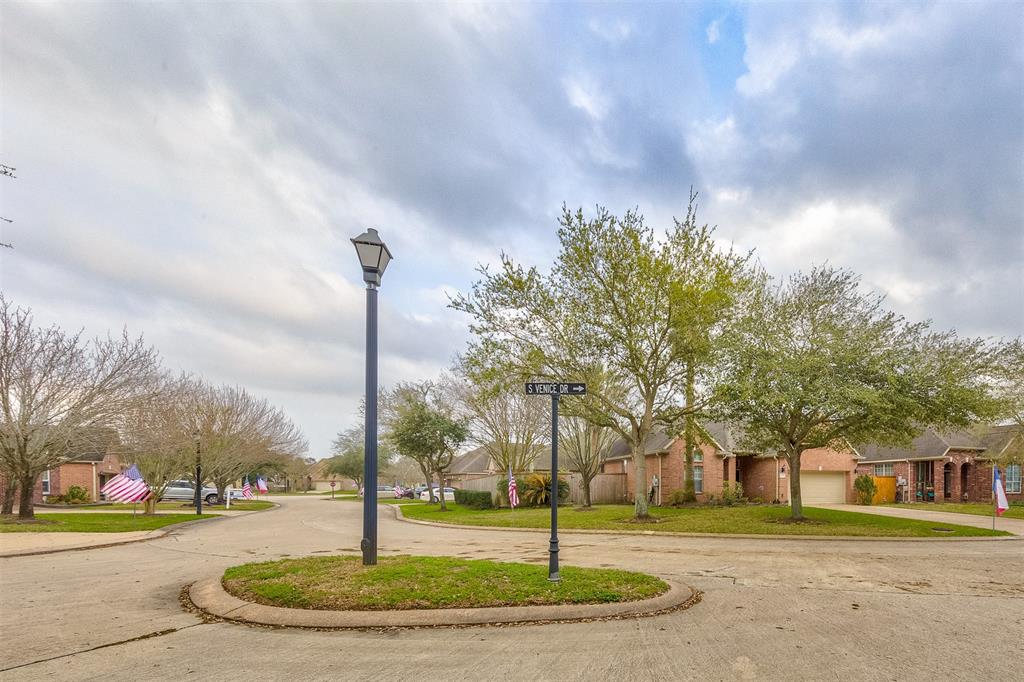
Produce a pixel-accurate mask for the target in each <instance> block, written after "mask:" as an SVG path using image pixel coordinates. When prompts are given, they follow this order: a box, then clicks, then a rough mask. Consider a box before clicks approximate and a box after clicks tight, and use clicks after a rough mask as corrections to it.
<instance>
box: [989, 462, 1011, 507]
mask: <svg viewBox="0 0 1024 682" xmlns="http://www.w3.org/2000/svg"><path fill="white" fill-rule="evenodd" d="M992 492H994V493H995V494H996V514H998V515H999V516H1002V515H1003V512H1004V511H1006V510H1007V509H1009V508H1010V505H1009V503H1007V501H1006V491H1004V490H1003V479H1002V477H1001V476H1000V475H999V467H996V475H995V477H994V478H993V479H992Z"/></svg>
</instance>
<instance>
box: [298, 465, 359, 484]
mask: <svg viewBox="0 0 1024 682" xmlns="http://www.w3.org/2000/svg"><path fill="white" fill-rule="evenodd" d="M329 463H330V459H321V460H315V461H313V462H312V463H310V464H309V466H308V468H307V469H306V473H305V476H304V477H303V478H301V479H300V480H298V481H296V485H295V486H294V487H293V488H292V489H293V490H316V491H324V492H330V490H331V482H332V481H333V482H334V490H355V489H356V484H355V483H353V482H352V479H351V478H346V477H344V476H339V475H338V474H330V473H327V465H328V464H329Z"/></svg>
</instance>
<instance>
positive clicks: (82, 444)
mask: <svg viewBox="0 0 1024 682" xmlns="http://www.w3.org/2000/svg"><path fill="white" fill-rule="evenodd" d="M119 445H120V439H119V438H118V436H117V433H116V432H114V431H112V430H110V429H91V430H88V431H84V432H83V435H82V436H81V437H80V438H77V439H76V440H75V441H73V442H72V444H71V452H70V453H69V454H70V455H71V457H72V459H71V461H69V462H65V463H64V464H61V465H60V466H58V467H55V468H53V469H50V470H48V471H44V472H43V474H42V475H41V476H40V477H39V478H38V479H36V487H35V490H34V492H33V496H32V500H33V502H34V503H36V504H41V503H43V502H47V501H53V500H54V499H55V498H57V497H60V496H61V495H64V494H65V493H67V492H68V489H70V488H71V486H78V487H80V488H83V489H84V490H85V491H86V493H87V494H88V497H89V499H90V500H91V501H93V502H97V501H99V499H100V489H101V488H102V487H103V486H104V485H105V484H106V482H107V481H109V480H110V479H112V478H113V477H114V476H117V475H118V474H119V473H121V468H122V467H121V460H120V458H119V457H118V455H117V452H116V451H117V449H118V446H119ZM6 485H7V482H6V480H4V478H3V477H2V476H0V496H3V493H4V491H5V488H6ZM15 504H17V498H15Z"/></svg>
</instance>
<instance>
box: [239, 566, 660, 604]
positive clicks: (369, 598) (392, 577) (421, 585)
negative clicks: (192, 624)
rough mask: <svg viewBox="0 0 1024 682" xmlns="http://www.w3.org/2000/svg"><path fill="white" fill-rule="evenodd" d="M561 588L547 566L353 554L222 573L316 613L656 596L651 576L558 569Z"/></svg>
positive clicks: (243, 590) (267, 599) (274, 600)
mask: <svg viewBox="0 0 1024 682" xmlns="http://www.w3.org/2000/svg"><path fill="white" fill-rule="evenodd" d="M560 573H561V576H562V582H561V583H550V582H548V569H547V566H539V565H538V566H534V565H530V564H514V563H502V562H497V561H480V560H470V559H455V558H452V557H412V556H399V557H380V559H379V563H378V564H377V565H376V566H363V565H362V560H361V558H360V557H358V556H329V557H308V558H305V559H282V560H280V561H269V562H265V563H258V564H245V565H242V566H235V567H233V568H229V569H228V570H227V571H225V572H224V578H223V584H224V589H226V590H227V591H228V592H230V593H231V594H233V595H235V596H236V597H239V598H240V599H244V600H246V601H254V602H258V603H260V604H269V605H271V606H285V607H290V608H301V609H320V610H343V609H352V610H365V611H377V610H385V609H389V610H390V609H437V608H459V607H483V606H530V605H539V604H599V603H606V602H619V601H633V600H637V599H646V598H648V597H653V596H655V595H658V594H661V593H662V592H664V591H665V590H667V589H668V585H667V584H665V583H664V582H663V581H661V580H659V579H658V578H655V577H654V576H652V575H646V574H644V573H633V572H630V571H619V570H612V569H603V568H602V569H596V568H574V567H572V566H562V567H561V570H560Z"/></svg>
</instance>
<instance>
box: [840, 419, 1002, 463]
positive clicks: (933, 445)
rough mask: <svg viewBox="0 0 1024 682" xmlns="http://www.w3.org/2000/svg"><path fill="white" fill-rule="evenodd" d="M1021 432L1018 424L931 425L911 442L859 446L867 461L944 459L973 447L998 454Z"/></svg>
mask: <svg viewBox="0 0 1024 682" xmlns="http://www.w3.org/2000/svg"><path fill="white" fill-rule="evenodd" d="M1018 434H1020V427H1017V426H1015V425H1012V424H1011V425H1004V426H988V427H985V428H983V429H980V430H974V431H950V432H939V431H936V430H935V429H933V428H931V427H928V428H926V429H925V430H924V431H922V432H921V433H920V434H919V435H918V436H917V437H916V438H915V439H914V440H913V441H912V442H911V444H910V445H908V446H897V447H891V446H884V445H878V444H875V443H866V444H863V445H858V446H857V451H858V452H860V453H861V455H863V456H864V461H865V462H887V461H893V460H911V461H914V460H917V461H924V460H932V459H941V458H942V457H945V456H946V453H948V452H949V451H950V450H973V451H976V452H977V453H978V456H979V457H984V458H988V457H995V456H998V455H999V454H1000V453H1001V452H1002V451H1003V450H1004V449H1005V448H1006V446H1007V445H1009V443H1010V441H1011V440H1013V438H1014V437H1016V436H1017V435H1018Z"/></svg>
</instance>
